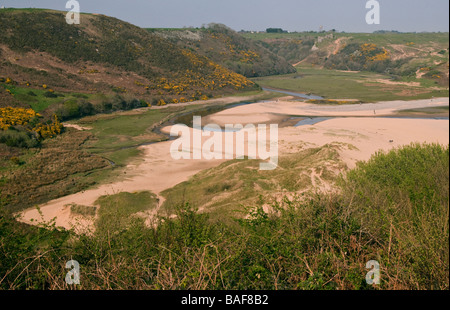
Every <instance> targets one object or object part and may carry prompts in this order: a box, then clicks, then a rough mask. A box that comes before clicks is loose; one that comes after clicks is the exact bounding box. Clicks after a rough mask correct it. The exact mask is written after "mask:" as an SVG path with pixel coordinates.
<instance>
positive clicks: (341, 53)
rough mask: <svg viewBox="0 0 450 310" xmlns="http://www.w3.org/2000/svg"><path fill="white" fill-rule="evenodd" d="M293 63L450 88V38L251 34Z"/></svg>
mask: <svg viewBox="0 0 450 310" xmlns="http://www.w3.org/2000/svg"><path fill="white" fill-rule="evenodd" d="M243 36H244V37H246V38H248V39H253V40H256V41H257V42H259V43H260V44H262V45H263V46H265V47H266V48H268V49H270V50H271V51H273V52H274V53H276V54H277V55H279V56H281V57H284V58H285V59H286V60H288V61H289V62H290V63H291V64H298V63H299V62H302V63H303V64H309V65H311V64H313V65H318V66H321V67H325V68H328V69H338V70H351V71H355V70H356V71H360V70H364V71H372V72H378V73H386V74H390V75H392V76H401V77H417V78H424V79H428V80H431V81H433V82H434V83H435V84H436V85H440V86H444V87H445V86H446V87H448V64H449V36H448V33H397V32H382V33H370V34H368V33H337V32H328V33H314V32H305V33H287V34H267V33H262V34H259V33H253V34H252V33H247V34H244V35H243Z"/></svg>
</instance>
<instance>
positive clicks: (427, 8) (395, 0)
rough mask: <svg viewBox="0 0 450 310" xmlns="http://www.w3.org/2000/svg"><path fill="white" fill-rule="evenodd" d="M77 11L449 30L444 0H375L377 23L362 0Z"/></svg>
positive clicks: (54, 3) (242, 0)
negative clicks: (368, 15) (372, 22)
mask: <svg viewBox="0 0 450 310" xmlns="http://www.w3.org/2000/svg"><path fill="white" fill-rule="evenodd" d="M78 1H79V3H80V7H81V11H82V12H88V13H101V14H105V15H109V16H114V17H117V18H119V19H122V20H125V21H127V22H130V23H132V24H135V25H137V26H140V27H150V28H182V27H190V26H193V27H201V26H202V25H205V24H209V23H212V22H214V23H222V24H225V25H227V26H229V27H231V28H233V29H234V30H237V31H239V30H241V29H244V30H265V29H266V28H270V27H275V28H283V29H285V30H288V31H309V30H314V31H317V30H319V28H320V26H323V29H324V30H331V29H336V30H337V31H345V32H372V31H375V30H397V31H402V32H414V31H417V32H421V31H442V32H448V31H449V0H379V3H380V7H381V24H380V25H368V24H367V23H366V19H365V16H366V13H367V12H368V10H367V9H366V2H367V0H126V1H115V0H78ZM66 2H67V1H66V0H0V6H5V7H17V8H19V7H22V8H23V7H35V8H50V9H56V10H63V11H64V10H66V8H65V6H66Z"/></svg>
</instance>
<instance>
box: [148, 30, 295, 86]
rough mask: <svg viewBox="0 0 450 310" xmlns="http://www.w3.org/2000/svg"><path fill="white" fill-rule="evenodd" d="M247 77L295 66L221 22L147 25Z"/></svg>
mask: <svg viewBox="0 0 450 310" xmlns="http://www.w3.org/2000/svg"><path fill="white" fill-rule="evenodd" d="M148 30H149V31H150V32H151V33H155V34H158V35H159V36H161V37H164V38H167V39H169V40H171V41H172V42H173V43H175V44H178V45H179V46H181V47H183V48H188V49H190V50H192V51H195V52H196V53H198V54H201V55H203V56H206V57H208V58H209V59H211V60H212V61H214V62H216V63H218V64H220V65H222V66H224V67H226V68H228V69H230V70H231V71H234V72H237V73H239V74H242V75H244V76H246V77H258V76H268V75H278V74H287V73H293V72H295V69H294V68H293V67H292V66H291V65H290V64H289V63H288V62H287V61H286V60H285V59H284V58H282V57H280V56H277V55H276V54H274V53H272V52H271V51H270V50H268V49H266V48H265V47H263V46H261V45H259V44H257V43H256V42H254V41H252V40H248V39H245V38H244V37H242V36H240V35H239V34H238V33H236V32H235V31H233V30H232V29H230V28H228V27H226V26H225V25H221V24H210V25H208V27H205V28H201V29H187V30H184V29H171V30H164V29H148Z"/></svg>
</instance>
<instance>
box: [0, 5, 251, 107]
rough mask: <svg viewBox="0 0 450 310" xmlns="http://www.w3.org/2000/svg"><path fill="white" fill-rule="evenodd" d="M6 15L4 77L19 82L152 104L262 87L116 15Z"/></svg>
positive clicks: (2, 21) (0, 39) (1, 23)
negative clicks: (75, 18)
mask: <svg viewBox="0 0 450 310" xmlns="http://www.w3.org/2000/svg"><path fill="white" fill-rule="evenodd" d="M0 14H1V18H0V28H1V29H3V31H2V32H1V33H0V45H1V48H0V50H1V49H3V50H4V51H5V53H8V54H9V55H11V56H10V57H9V58H8V59H3V57H5V55H6V54H5V55H3V54H4V53H3V52H2V54H1V55H3V56H2V59H3V61H2V62H0V70H2V71H4V72H5V73H3V72H2V75H3V74H5V76H0V78H3V79H4V80H6V79H8V78H9V79H11V80H15V81H17V85H19V86H24V85H26V86H27V87H32V88H41V87H42V85H44V84H45V85H47V86H48V87H49V88H53V90H54V91H63V90H66V91H74V90H75V89H77V90H82V91H83V92H89V93H92V92H100V91H101V92H103V93H111V92H115V93H118V94H128V95H129V96H133V98H138V99H142V100H145V101H146V102H148V103H151V102H152V101H156V102H160V103H163V102H164V103H177V102H189V101H194V100H200V99H208V98H211V97H214V96H216V95H223V94H230V93H235V92H237V91H242V90H255V89H258V87H257V86H256V85H255V84H254V83H253V82H251V81H250V80H248V79H246V78H245V77H244V76H242V75H240V74H238V73H235V72H233V71H231V70H229V69H227V68H225V67H222V66H220V65H218V64H217V63H214V62H213V61H211V60H210V59H208V58H206V57H204V56H202V55H200V54H198V53H196V52H194V51H192V50H188V49H184V48H180V47H178V46H177V45H175V44H173V43H171V42H170V41H168V40H166V39H164V38H162V37H160V36H158V35H155V34H152V33H150V32H148V31H146V30H144V29H141V28H139V27H136V26H133V25H131V24H128V23H125V22H122V21H120V20H117V19H115V18H111V17H107V16H104V15H90V14H82V16H81V19H82V22H81V24H80V25H68V24H67V23H66V21H65V14H64V13H62V12H56V11H49V10H31V11H30V10H9V9H8V10H2V11H1V12H0ZM23 58H28V59H23ZM6 74H7V75H6ZM0 83H1V80H0ZM47 95H49V96H52V94H51V93H49V94H47Z"/></svg>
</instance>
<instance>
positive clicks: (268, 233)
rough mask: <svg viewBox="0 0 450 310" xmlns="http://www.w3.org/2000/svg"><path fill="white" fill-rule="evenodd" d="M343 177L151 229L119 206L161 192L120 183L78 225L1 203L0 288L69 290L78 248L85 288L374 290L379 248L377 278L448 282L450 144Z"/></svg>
mask: <svg viewBox="0 0 450 310" xmlns="http://www.w3.org/2000/svg"><path fill="white" fill-rule="evenodd" d="M340 186H341V188H342V191H341V192H340V193H339V194H335V195H316V196H311V197H308V198H302V199H301V198H298V199H293V200H288V199H285V201H284V202H283V203H280V204H274V205H272V207H271V208H270V212H267V211H264V210H263V208H262V207H261V206H258V205H253V206H249V207H248V208H247V214H246V216H245V217H240V218H236V219H235V221H234V224H233V223H231V224H225V223H223V222H221V221H211V219H210V218H209V216H208V214H204V213H199V212H198V211H197V210H196V209H195V207H193V206H191V205H190V204H189V203H184V204H182V205H180V206H179V207H178V208H177V210H176V217H173V216H167V217H163V218H160V219H159V220H157V221H156V222H155V224H157V225H155V226H151V227H150V228H149V227H148V226H145V225H144V220H143V219H142V218H140V217H138V216H131V215H130V214H129V212H128V211H127V210H126V209H124V208H122V207H123V205H131V204H133V205H135V209H136V210H135V211H142V208H143V205H142V204H140V205H139V207H138V205H137V202H139V201H141V202H142V201H143V202H145V204H147V208H149V210H152V209H153V208H155V203H156V202H155V201H154V197H153V196H152V195H150V194H145V193H136V194H123V193H122V194H119V195H114V196H109V197H104V198H102V199H100V200H99V204H100V209H101V207H102V206H108V208H107V211H105V212H106V213H105V212H103V213H101V214H100V222H99V223H101V224H100V225H98V226H97V230H96V231H95V233H94V234H92V235H90V234H86V235H78V236H76V235H73V234H71V232H68V231H57V230H48V229H43V228H36V227H30V226H26V225H22V224H18V223H17V222H15V221H14V219H13V218H12V216H11V214H10V213H8V212H6V210H5V209H4V208H1V209H0V212H1V213H0V287H1V288H5V289H25V288H27V289H67V288H68V286H67V285H66V284H65V283H64V276H65V273H66V272H67V270H65V269H64V266H65V263H66V262H67V261H69V260H71V259H76V260H77V261H78V262H79V263H80V266H81V286H80V288H82V289H270V290H272V289H319V290H327V289H331V290H334V289H372V288H373V287H369V286H368V285H367V284H366V282H365V275H366V273H367V272H368V270H367V269H365V265H366V263H367V262H368V261H369V260H372V259H375V260H377V261H379V262H380V265H381V284H380V285H379V286H376V287H375V288H380V289H448V288H449V278H448V274H449V273H448V272H449V256H448V255H449V254H448V253H449V248H448V244H449V243H448V241H449V240H448V237H449V227H448V220H449V214H448V208H449V196H448V187H449V148H448V146H446V147H442V146H439V145H411V146H407V147H404V148H402V149H398V150H394V151H392V152H390V153H388V154H384V153H378V154H376V155H374V156H373V157H372V159H371V160H370V161H368V162H367V163H360V164H359V165H358V166H357V168H356V169H355V170H352V171H350V172H349V173H348V174H347V176H346V177H345V178H343V179H342V184H341V185H340ZM138 196H139V197H138ZM144 209H145V208H144ZM113 210H116V211H117V215H118V216H111V212H113ZM124 212H125V213H124ZM127 212H128V213H127ZM121 215H122V216H121ZM51 227H52V225H51V223H49V226H48V227H47V228H51Z"/></svg>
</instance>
